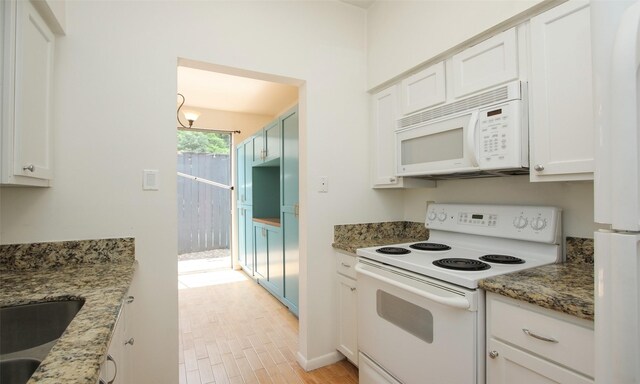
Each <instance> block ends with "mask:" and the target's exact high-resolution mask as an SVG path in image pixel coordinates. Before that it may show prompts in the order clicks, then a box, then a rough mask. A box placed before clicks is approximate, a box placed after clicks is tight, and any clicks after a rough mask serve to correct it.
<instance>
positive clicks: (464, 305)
mask: <svg viewBox="0 0 640 384" xmlns="http://www.w3.org/2000/svg"><path fill="white" fill-rule="evenodd" d="M356 273H360V274H362V275H365V276H369V277H371V278H372V279H376V280H380V281H382V282H384V283H387V284H389V285H393V286H394V287H397V288H400V289H402V290H405V291H408V292H411V293H413V294H416V295H418V296H421V297H424V298H425V299H428V300H431V301H435V302H436V303H439V304H443V305H447V306H449V307H454V308H460V309H469V308H470V307H471V303H469V300H467V299H466V298H464V297H443V296H439V295H436V294H434V293H431V292H426V291H423V290H421V289H418V288H414V287H412V286H410V285H406V284H403V283H401V282H399V281H396V280H393V279H390V278H388V277H385V276H380V275H378V274H377V273H373V272H369V271H367V270H366V269H364V268H363V267H362V266H361V265H360V264H356Z"/></svg>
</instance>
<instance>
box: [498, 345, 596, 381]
mask: <svg viewBox="0 0 640 384" xmlns="http://www.w3.org/2000/svg"><path fill="white" fill-rule="evenodd" d="M487 349H488V351H489V352H488V353H489V354H490V355H489V356H488V357H489V358H488V359H487V384H514V383H527V384H558V383H562V384H593V380H591V379H589V378H587V377H585V376H582V375H580V374H578V373H575V372H573V371H570V370H568V369H566V368H563V367H562V366H559V365H556V364H553V363H551V362H549V361H547V360H544V359H542V358H540V357H537V356H536V355H531V354H529V353H527V352H525V351H523V350H521V349H518V348H514V347H512V346H510V345H508V344H505V343H502V342H500V341H497V340H495V339H489V342H488V344H487Z"/></svg>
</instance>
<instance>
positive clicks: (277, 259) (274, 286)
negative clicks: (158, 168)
mask: <svg viewBox="0 0 640 384" xmlns="http://www.w3.org/2000/svg"><path fill="white" fill-rule="evenodd" d="M267 243H268V244H267V246H268V254H269V255H268V257H269V276H268V278H267V280H268V281H269V284H270V285H271V287H270V288H271V290H272V291H273V293H275V294H276V295H277V296H282V295H283V293H284V292H283V291H284V260H283V257H282V256H283V255H282V232H281V231H280V228H277V229H276V228H275V227H273V228H269V227H267Z"/></svg>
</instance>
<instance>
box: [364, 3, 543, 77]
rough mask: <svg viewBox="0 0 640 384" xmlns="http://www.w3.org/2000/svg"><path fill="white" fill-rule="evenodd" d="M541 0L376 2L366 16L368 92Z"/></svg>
mask: <svg viewBox="0 0 640 384" xmlns="http://www.w3.org/2000/svg"><path fill="white" fill-rule="evenodd" d="M545 1H548V0H511V1H500V0H491V1H487V0H464V1H460V0H458V1H450V0H431V1H376V2H375V3H373V5H372V6H371V7H370V8H369V12H368V16H367V18H368V38H369V41H368V44H369V49H368V59H369V75H368V85H369V88H373V87H375V86H378V85H380V84H381V83H384V82H385V81H387V80H390V79H391V78H393V77H395V76H398V75H400V74H401V73H403V72H405V71H408V70H410V69H411V68H413V67H415V66H417V65H419V64H421V63H423V62H425V61H428V60H429V59H431V58H433V57H434V56H437V55H438V54H440V53H442V52H444V51H446V50H448V49H450V48H453V47H454V46H456V45H458V44H461V43H462V42H464V41H465V40H467V39H469V38H471V37H473V36H475V35H478V34H480V33H481V32H483V31H485V30H487V29H489V28H491V27H493V26H495V25H497V24H499V23H501V22H503V21H505V20H507V19H509V18H511V17H513V16H516V15H518V14H519V13H521V12H524V11H526V10H527V9H528V8H530V7H532V6H534V5H536V4H538V3H541V2H545Z"/></svg>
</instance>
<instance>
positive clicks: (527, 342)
mask: <svg viewBox="0 0 640 384" xmlns="http://www.w3.org/2000/svg"><path fill="white" fill-rule="evenodd" d="M522 304H523V305H519V304H516V303H513V304H512V303H510V302H505V301H503V300H500V299H492V300H490V306H491V307H490V312H489V313H490V319H489V327H490V335H489V337H493V338H497V339H501V340H504V341H506V342H508V343H510V344H513V345H515V346H517V347H520V348H523V349H525V350H528V351H531V352H533V353H535V354H537V355H540V356H542V357H543V358H545V359H548V360H552V361H555V362H557V363H558V364H561V365H564V366H566V367H568V368H571V369H574V370H576V371H578V372H581V373H584V374H586V375H588V376H590V377H593V376H594V360H595V358H594V354H595V349H594V333H593V324H592V323H589V322H587V321H585V324H584V325H578V324H577V322H578V321H576V323H570V322H568V321H565V320H562V319H559V318H556V317H552V314H553V312H552V311H548V310H545V309H543V308H540V310H539V311H538V310H533V309H529V308H525V305H524V304H525V303H522ZM527 307H528V306H527ZM547 312H548V314H547ZM558 315H561V314H558ZM576 320H579V319H576ZM587 324H589V325H591V327H589V326H588V325H587ZM540 338H548V339H549V340H542V339H540Z"/></svg>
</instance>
